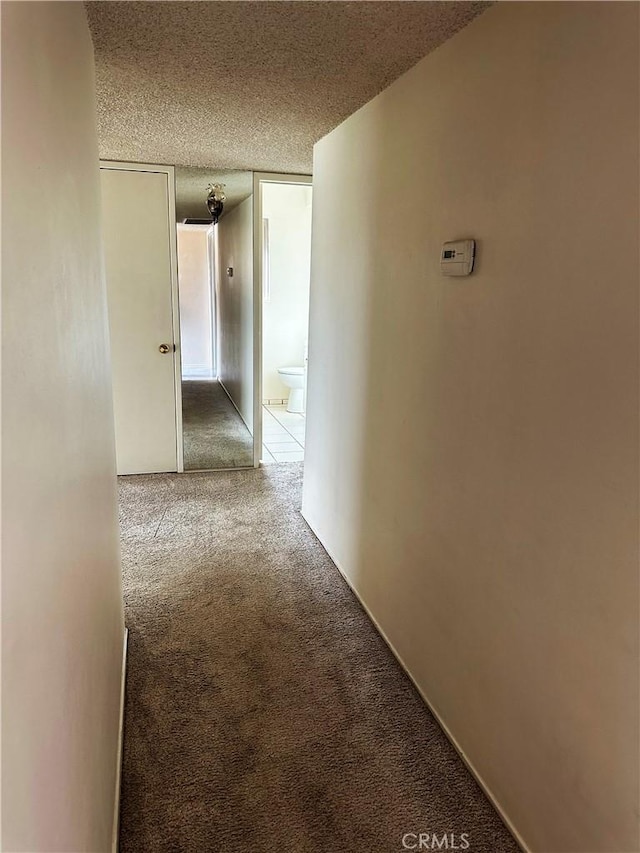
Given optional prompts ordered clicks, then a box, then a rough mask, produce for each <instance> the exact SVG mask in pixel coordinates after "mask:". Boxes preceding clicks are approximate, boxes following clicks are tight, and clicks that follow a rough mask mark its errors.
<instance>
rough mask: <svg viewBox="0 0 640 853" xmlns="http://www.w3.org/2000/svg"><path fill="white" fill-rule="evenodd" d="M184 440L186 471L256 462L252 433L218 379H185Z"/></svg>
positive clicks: (232, 466)
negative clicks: (254, 459)
mask: <svg viewBox="0 0 640 853" xmlns="http://www.w3.org/2000/svg"><path fill="white" fill-rule="evenodd" d="M182 440H183V446H184V467H185V470H187V471H196V470H199V469H203V468H239V467H243V466H248V465H253V436H252V435H251V433H250V432H249V430H248V429H247V426H246V424H245V423H244V421H243V420H242V418H241V417H240V415H239V414H238V412H237V411H236V410H235V408H234V406H233V403H232V402H231V400H230V399H229V398H228V397H227V394H226V392H225V390H224V389H223V387H222V385H220V383H219V382H215V381H214V382H211V381H205V380H202V381H200V380H197V379H189V380H184V381H183V382H182Z"/></svg>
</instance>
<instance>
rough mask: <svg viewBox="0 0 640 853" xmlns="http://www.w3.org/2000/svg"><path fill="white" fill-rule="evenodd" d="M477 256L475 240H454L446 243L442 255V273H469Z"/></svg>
mask: <svg viewBox="0 0 640 853" xmlns="http://www.w3.org/2000/svg"><path fill="white" fill-rule="evenodd" d="M475 256H476V241H475V240H453V241H452V242H451V243H444V244H443V246H442V254H441V255H440V272H441V273H442V275H469V274H470V273H471V271H472V270H473V261H474V258H475Z"/></svg>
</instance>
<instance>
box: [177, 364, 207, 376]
mask: <svg viewBox="0 0 640 853" xmlns="http://www.w3.org/2000/svg"><path fill="white" fill-rule="evenodd" d="M182 378H183V379H213V378H214V376H213V371H212V370H211V366H207V365H203V366H202V367H184V366H183V368H182Z"/></svg>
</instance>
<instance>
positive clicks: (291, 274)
mask: <svg viewBox="0 0 640 853" xmlns="http://www.w3.org/2000/svg"><path fill="white" fill-rule="evenodd" d="M254 195H255V196H256V197H257V199H258V205H257V211H256V221H255V223H254V233H255V235H256V255H257V266H258V276H257V280H258V283H259V293H256V299H257V300H258V301H259V303H260V309H261V311H260V333H261V334H260V344H259V346H260V356H261V360H260V368H259V378H260V383H259V385H260V397H259V400H258V403H259V408H260V415H261V421H262V436H261V461H262V463H263V464H265V465H267V464H276V463H286V462H302V461H303V460H304V445H305V425H306V379H307V365H308V328H309V292H310V279H311V199H312V187H311V178H310V177H307V176H294V175H264V174H262V175H257V176H256V186H255V187H254Z"/></svg>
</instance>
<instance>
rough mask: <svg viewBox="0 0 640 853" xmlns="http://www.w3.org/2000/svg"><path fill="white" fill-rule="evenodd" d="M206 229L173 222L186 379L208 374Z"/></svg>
mask: <svg viewBox="0 0 640 853" xmlns="http://www.w3.org/2000/svg"><path fill="white" fill-rule="evenodd" d="M208 230H209V228H208V227H207V226H203V225H183V224H182V223H178V225H177V236H178V295H179V302H180V351H181V364H182V375H183V377H186V378H198V377H203V378H210V377H211V376H212V363H213V362H212V354H213V340H212V338H213V335H212V327H211V296H212V293H211V276H210V274H209V245H208V238H207V232H208Z"/></svg>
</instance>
